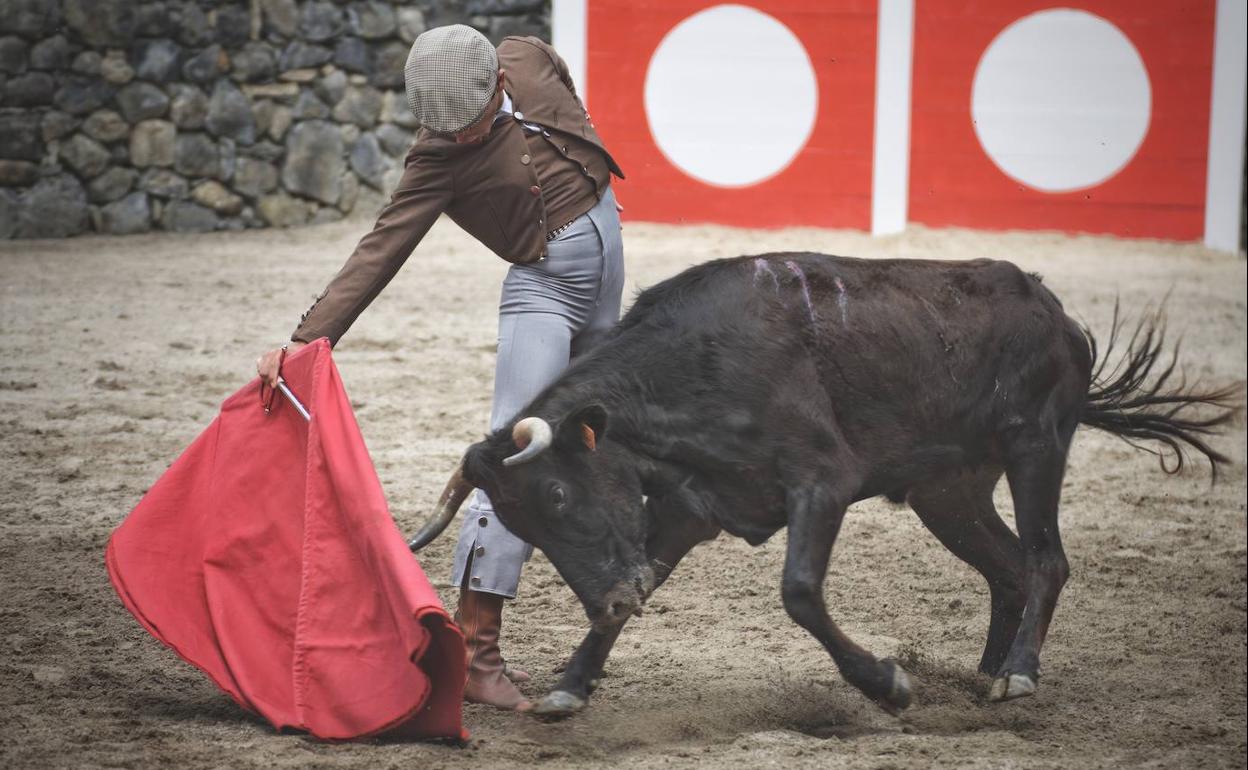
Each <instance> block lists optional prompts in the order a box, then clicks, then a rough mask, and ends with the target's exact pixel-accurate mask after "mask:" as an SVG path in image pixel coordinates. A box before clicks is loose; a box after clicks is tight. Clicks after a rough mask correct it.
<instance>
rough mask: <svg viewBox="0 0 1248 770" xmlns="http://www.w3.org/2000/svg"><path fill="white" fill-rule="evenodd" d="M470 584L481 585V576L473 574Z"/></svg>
mask: <svg viewBox="0 0 1248 770" xmlns="http://www.w3.org/2000/svg"><path fill="white" fill-rule="evenodd" d="M472 584H473V585H474V586H479V585H481V578H479V577H475V576H474V577H473V578H472Z"/></svg>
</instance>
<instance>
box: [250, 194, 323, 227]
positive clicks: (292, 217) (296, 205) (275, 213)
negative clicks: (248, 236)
mask: <svg viewBox="0 0 1248 770" xmlns="http://www.w3.org/2000/svg"><path fill="white" fill-rule="evenodd" d="M256 211H257V212H258V213H259V214H260V217H261V218H262V219H264V221H265V222H268V223H269V225H270V226H271V227H296V226H298V225H305V224H307V223H308V220H309V219H311V217H312V214H313V213H314V212H315V211H316V204H315V203H312V202H311V201H305V200H300V199H298V198H295V197H292V196H290V195H287V194H286V193H283V192H277V193H273V194H272V195H266V196H264V197H263V198H261V199H260V201H259V202H258V203H257V204H256Z"/></svg>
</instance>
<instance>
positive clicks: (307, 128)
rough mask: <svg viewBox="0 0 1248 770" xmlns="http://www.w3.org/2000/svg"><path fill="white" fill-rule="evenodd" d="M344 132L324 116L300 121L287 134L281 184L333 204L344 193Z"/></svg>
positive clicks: (291, 189) (288, 188)
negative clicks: (321, 118) (340, 132)
mask: <svg viewBox="0 0 1248 770" xmlns="http://www.w3.org/2000/svg"><path fill="white" fill-rule="evenodd" d="M342 151H343V145H342V136H341V135H340V134H339V133H338V127H337V126H335V125H334V124H332V123H329V122H326V121H323V120H306V121H303V122H302V123H297V124H296V125H295V126H294V127H293V128H291V129H290V132H289V133H288V134H287V135H286V162H285V164H284V165H283V166H282V185H283V186H284V187H285V188H286V189H287V190H289V191H291V192H294V193H298V194H301V195H306V196H308V197H309V198H315V199H316V200H319V201H321V202H323V203H328V204H330V205H333V204H335V203H337V202H338V198H339V196H340V195H341V194H342V172H343V170H344V168H345V166H344V164H343V161H342Z"/></svg>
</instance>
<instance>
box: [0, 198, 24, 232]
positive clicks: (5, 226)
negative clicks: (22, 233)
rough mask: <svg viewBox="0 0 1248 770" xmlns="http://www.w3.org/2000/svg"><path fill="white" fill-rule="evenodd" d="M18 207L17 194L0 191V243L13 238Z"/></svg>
mask: <svg viewBox="0 0 1248 770" xmlns="http://www.w3.org/2000/svg"><path fill="white" fill-rule="evenodd" d="M20 206H21V204H20V203H19V199H18V197H17V193H15V192H13V191H12V190H4V189H0V241H3V240H5V239H7V238H12V237H13V233H14V232H15V231H16V230H17V212H18V210H19V209H20Z"/></svg>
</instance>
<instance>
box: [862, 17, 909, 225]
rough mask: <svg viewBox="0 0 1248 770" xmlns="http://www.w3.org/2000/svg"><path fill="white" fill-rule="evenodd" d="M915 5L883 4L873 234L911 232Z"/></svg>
mask: <svg viewBox="0 0 1248 770" xmlns="http://www.w3.org/2000/svg"><path fill="white" fill-rule="evenodd" d="M913 53H914V0H880V5H879V21H878V35H877V38H876V58H875V139H874V143H873V144H874V146H873V147H872V156H873V162H872V169H871V233H872V234H873V235H885V234H887V233H899V232H901V231H903V230H905V229H906V216H907V204H908V202H909V195H910V71H911V60H912V58H913Z"/></svg>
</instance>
